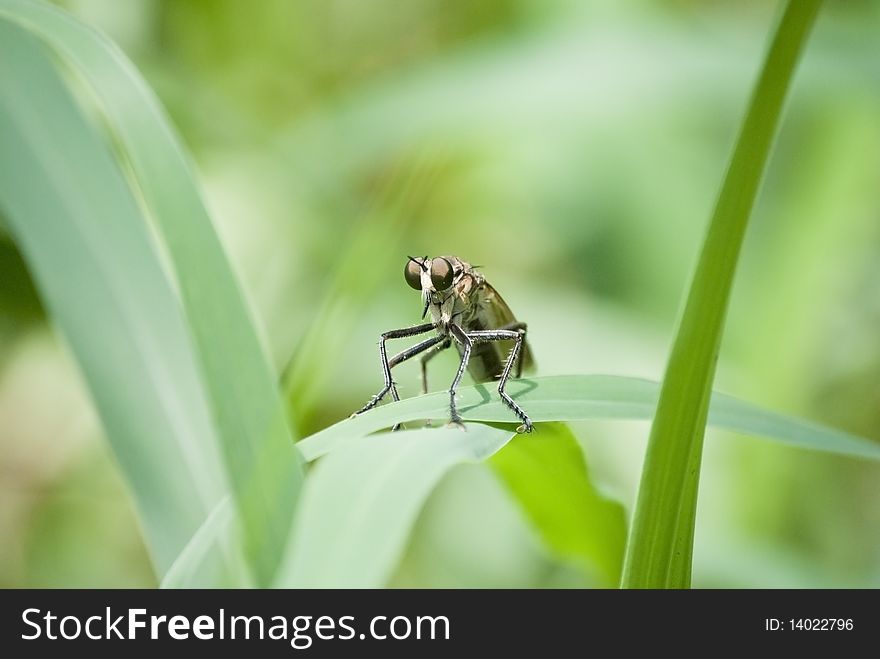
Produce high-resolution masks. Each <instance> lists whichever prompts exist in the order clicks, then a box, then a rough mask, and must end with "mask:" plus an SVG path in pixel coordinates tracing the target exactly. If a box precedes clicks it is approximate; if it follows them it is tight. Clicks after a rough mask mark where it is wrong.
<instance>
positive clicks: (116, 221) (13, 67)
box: [0, 16, 227, 574]
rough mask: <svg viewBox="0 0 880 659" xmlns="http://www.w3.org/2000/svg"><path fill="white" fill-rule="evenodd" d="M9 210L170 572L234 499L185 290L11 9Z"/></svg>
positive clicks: (6, 61) (5, 37) (6, 58)
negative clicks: (218, 509) (187, 316)
mask: <svg viewBox="0 0 880 659" xmlns="http://www.w3.org/2000/svg"><path fill="white" fill-rule="evenodd" d="M0 206H2V208H3V214H4V216H5V217H6V219H7V221H8V224H9V228H10V230H11V232H12V235H13V238H14V239H15V241H16V243H17V245H18V246H19V248H20V249H21V252H22V254H23V255H24V257H25V259H26V261H27V263H28V267H29V268H30V270H31V273H32V274H33V276H34V279H35V281H36V284H37V287H38V288H39V290H40V293H41V297H42V300H43V302H44V304H45V305H46V307H47V308H48V310H49V311H50V313H51V316H52V318H53V320H54V322H55V324H56V325H57V326H58V328H59V329H60V330H61V331H62V332H63V334H64V336H65V337H66V339H67V341H68V342H69V344H70V347H71V348H72V350H73V353H74V354H75V355H76V358H77V360H78V362H79V364H80V367H81V368H82V372H83V374H84V376H85V379H86V381H87V383H88V385H89V388H90V390H91V393H92V396H93V398H94V401H95V404H96V406H97V409H98V411H99V413H100V415H101V419H102V422H103V424H104V427H105V429H106V431H107V435H108V438H109V440H110V444H111V447H112V449H113V452H114V454H115V456H116V458H117V460H118V461H119V463H120V466H121V468H122V471H123V473H124V474H125V477H126V480H127V482H128V486H129V488H130V490H131V492H132V494H133V496H134V502H135V506H136V508H137V510H138V512H139V514H140V519H141V523H142V524H143V528H144V533H145V537H146V543H147V546H148V548H149V551H150V555H151V558H152V561H153V563H154V566H155V568H156V570H157V572H158V573H159V574H163V573H164V572H165V571H166V570H167V569H168V567H169V566H170V565H171V563H172V562H173V561H174V559H175V558H176V556H177V555H178V554H179V553H180V551H181V550H182V549H183V547H184V546H185V545H186V543H187V542H188V540H189V538H190V537H191V536H192V535H193V533H195V531H196V530H197V529H198V528H199V526H200V525H201V523H202V521H203V520H204V519H205V517H206V516H207V515H208V513H209V511H210V510H211V509H212V508H213V507H214V505H216V503H217V502H218V501H219V500H220V499H221V498H222V497H223V496H224V495H225V494H226V492H227V483H226V478H225V472H224V470H223V467H222V462H221V459H220V456H219V454H218V446H217V439H216V436H215V430H214V428H213V426H212V423H211V418H210V413H209V411H208V406H207V401H206V399H205V396H204V390H203V388H202V385H201V382H200V378H199V373H198V367H197V365H196V361H195V357H194V355H193V353H192V347H191V344H190V340H189V335H188V333H187V329H186V325H185V321H184V319H183V316H182V314H181V310H180V307H179V304H178V302H177V298H176V296H175V294H174V291H173V290H172V287H171V285H170V283H169V282H168V280H167V278H166V277H165V274H164V273H163V272H162V269H161V266H160V263H159V259H158V256H157V254H156V252H155V251H154V249H153V246H152V242H151V240H150V238H149V237H148V234H147V227H146V224H145V223H144V220H143V218H142V216H141V213H140V211H139V210H138V208H137V205H136V203H135V201H134V199H133V197H132V195H131V191H130V190H129V188H128V186H127V185H126V182H125V180H124V179H123V177H122V174H121V173H120V171H119V168H118V167H117V166H116V163H115V162H114V161H113V159H112V158H111V156H110V153H109V152H108V150H107V148H106V145H105V143H104V142H103V141H102V140H101V139H100V138H99V136H98V135H97V134H96V132H95V130H94V129H93V128H92V127H91V126H90V125H89V124H88V122H87V121H86V120H85V118H84V117H83V116H82V114H81V113H80V111H79V109H78V108H77V106H76V105H75V104H74V102H73V99H72V98H71V95H70V93H69V92H68V90H67V88H66V87H65V86H64V84H63V82H62V81H61V79H60V77H59V75H58V74H57V72H56V71H55V69H54V66H53V64H52V62H51V61H50V58H49V53H48V51H47V50H46V49H45V48H44V46H43V45H42V44H41V43H39V42H38V41H37V40H36V39H35V38H34V37H33V36H31V35H30V33H29V32H28V31H27V30H26V29H24V28H22V27H21V26H20V25H18V24H17V23H14V22H11V21H8V20H6V19H5V18H4V17H2V16H0Z"/></svg>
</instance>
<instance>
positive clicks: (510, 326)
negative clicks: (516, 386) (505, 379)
mask: <svg viewBox="0 0 880 659" xmlns="http://www.w3.org/2000/svg"><path fill="white" fill-rule="evenodd" d="M498 329H500V330H522V338H523V343H525V341H526V332H527V330H528V329H529V326H528V325H527V324H526V323H523V322H520V321H518V320H515V321H513V322H512V323H507V324H506V325H502V326H501V327H499V328H498ZM525 354H526V351H525V350H523V348H522V347H520V349H519V358H518V359H517V360H516V375H514V376H513V377H515V378H516V379H517V380H518V379H519V378H521V377H522V370H523V358H524V357H525Z"/></svg>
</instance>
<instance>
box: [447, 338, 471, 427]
mask: <svg viewBox="0 0 880 659" xmlns="http://www.w3.org/2000/svg"><path fill="white" fill-rule="evenodd" d="M449 333H450V334H452V336H453V338H455V340H456V341H458V342H459V343H461V344H462V345H463V346H464V352H462V353H461V363H460V364H459V365H458V372H457V373H456V374H455V379H454V380H453V381H452V385H451V386H450V387H449V423H450V424H453V425H456V426H459V427H460V428H462V429H464V424H463V423H462V422H461V416H459V414H458V408H457V407H456V406H455V390H456V389H457V388H458V383H459V382H461V376H462V375H464V371H465V369H466V368H467V365H468V360H469V359H470V358H471V347H472V346H473V341H471V339H470V337H469V336H468V335H467V333H466V332H465V331H464V330H463V329H461V328H460V327H459V326H458V325H450V326H449Z"/></svg>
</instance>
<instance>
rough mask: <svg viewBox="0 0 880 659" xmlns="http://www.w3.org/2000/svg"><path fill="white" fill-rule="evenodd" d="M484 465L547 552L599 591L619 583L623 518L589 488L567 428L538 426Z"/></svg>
mask: <svg viewBox="0 0 880 659" xmlns="http://www.w3.org/2000/svg"><path fill="white" fill-rule="evenodd" d="M489 464H490V465H491V466H492V468H493V469H494V471H495V472H496V473H497V474H498V476H499V478H500V479H501V480H502V481H503V482H504V484H505V485H506V486H507V488H508V490H509V491H510V493H511V494H512V495H513V497H514V498H515V499H516V501H517V502H518V503H519V505H520V507H521V508H522V509H523V512H524V513H525V515H526V518H527V519H528V520H529V521H530V522H531V523H532V525H533V526H534V528H535V530H536V531H537V532H538V534H539V535H540V537H541V539H542V540H543V541H544V542H545V543H546V544H547V546H548V547H549V548H550V549H552V550H553V551H554V552H555V553H556V554H557V555H558V556H560V557H561V558H563V559H567V560H569V561H571V562H572V563H574V564H575V565H577V566H578V567H579V568H580V569H581V570H582V571H583V572H584V574H585V575H586V576H587V578H589V579H590V580H592V581H594V582H598V584H599V585H600V586H603V587H606V588H613V587H616V586H617V584H618V583H620V570H621V567H622V565H623V550H624V545H625V544H626V514H625V513H624V510H623V506H622V505H620V504H619V503H617V502H616V501H613V500H611V499H608V498H606V497H604V496H602V494H600V493H599V492H598V490H596V488H595V487H594V486H593V484H592V482H590V477H589V474H588V473H587V465H586V462H585V460H584V455H583V451H582V450H581V447H580V445H579V444H578V443H577V440H576V439H575V438H574V435H572V433H571V430H569V429H568V427H567V426H565V425H564V424H561V423H542V424H539V425H537V426H536V427H535V432H534V433H533V434H530V435H520V436H517V437H514V438H513V440H512V441H510V442H509V443H508V444H507V446H505V447H504V450H503V451H499V452H498V453H496V454H495V455H493V456H492V457H491V458H490V459H489Z"/></svg>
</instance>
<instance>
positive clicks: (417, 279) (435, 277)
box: [403, 256, 456, 324]
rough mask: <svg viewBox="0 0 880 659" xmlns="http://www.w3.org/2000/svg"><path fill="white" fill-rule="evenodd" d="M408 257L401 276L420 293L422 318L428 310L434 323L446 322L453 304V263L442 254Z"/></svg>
mask: <svg viewBox="0 0 880 659" xmlns="http://www.w3.org/2000/svg"><path fill="white" fill-rule="evenodd" d="M408 258H409V260H408V261H407V262H406V267H405V268H404V270H403V276H404V278H405V279H406V283H407V284H409V285H410V287H411V288H414V289H416V290H417V291H420V292H421V294H422V303H423V304H424V310H423V311H422V318H424V317H425V315H426V314H427V313H428V310H430V311H431V317H432V318H433V320H434V322H435V323H442V324H446V323H448V322H449V319H450V318H451V317H452V307H453V306H454V304H455V299H454V298H455V296H454V295H453V290H452V289H453V284H454V283H455V274H456V273H455V269H454V267H453V264H452V263H451V262H450V261H449V260H447V259H445V258H443V257H442V256H436V257H434V258H428V257H427V256H425V257H422V258H416V257H413V256H410V257H408Z"/></svg>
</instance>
